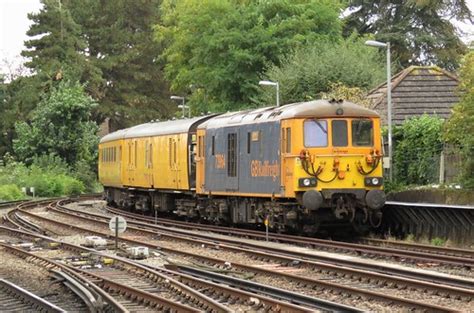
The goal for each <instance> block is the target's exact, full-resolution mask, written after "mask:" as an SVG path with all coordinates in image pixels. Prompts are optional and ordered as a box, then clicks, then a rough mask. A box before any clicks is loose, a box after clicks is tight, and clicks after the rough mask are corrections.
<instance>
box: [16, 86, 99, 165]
mask: <svg viewBox="0 0 474 313" xmlns="http://www.w3.org/2000/svg"><path fill="white" fill-rule="evenodd" d="M96 105H97V104H96V103H95V102H94V101H93V100H92V99H91V98H90V97H89V96H87V95H86V94H85V93H84V90H83V87H82V86H81V85H80V84H79V83H78V82H68V81H63V82H61V83H60V84H59V85H58V86H57V87H54V89H53V90H52V91H51V93H50V94H49V96H48V97H47V98H45V99H43V100H42V101H41V102H40V103H39V104H38V107H37V108H36V109H35V110H34V111H33V114H32V118H31V123H26V122H19V123H17V124H16V126H15V128H16V133H17V136H18V137H17V139H15V140H14V150H15V153H16V155H17V157H18V158H19V159H20V160H22V161H25V162H27V163H31V162H32V160H33V159H34V157H37V156H41V155H50V154H53V155H57V156H59V157H61V159H63V160H65V161H66V163H67V164H68V165H70V166H74V165H75V164H76V163H77V162H78V161H79V160H85V161H86V162H89V163H90V164H91V165H92V164H94V163H95V160H96V157H97V155H96V154H97V153H96V151H97V144H98V137H97V135H96V132H97V130H98V127H97V124H95V122H92V121H91V120H90V118H91V113H92V109H93V108H94V107H95V106H96Z"/></svg>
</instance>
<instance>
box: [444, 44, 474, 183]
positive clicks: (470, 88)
mask: <svg viewBox="0 0 474 313" xmlns="http://www.w3.org/2000/svg"><path fill="white" fill-rule="evenodd" d="M459 88H460V91H461V92H462V97H461V101H460V102H459V104H457V105H456V106H455V107H454V108H453V114H452V116H451V118H450V119H449V120H448V122H447V125H446V128H445V137H446V139H447V140H448V141H449V142H452V143H454V144H457V145H460V146H461V151H462V154H463V157H464V166H463V169H462V177H461V178H462V180H463V182H464V184H465V186H466V187H470V188H474V52H470V53H469V54H467V55H466V56H465V58H464V60H463V62H462V66H461V70H460V86H459Z"/></svg>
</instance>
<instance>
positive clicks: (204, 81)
mask: <svg viewBox="0 0 474 313" xmlns="http://www.w3.org/2000/svg"><path fill="white" fill-rule="evenodd" d="M339 9H340V5H339V3H338V2H337V1H326V0H298V1H286V0H276V1H251V0H249V1H238V0H203V1H193V0H183V1H173V0H165V1H164V2H163V5H162V10H163V14H164V16H163V25H161V26H157V27H156V37H157V40H158V42H160V43H162V44H165V45H166V47H167V48H166V50H165V59H166V61H167V64H166V68H165V70H166V75H167V78H168V79H169V80H170V81H171V87H172V90H174V91H176V92H179V93H181V94H185V93H192V96H191V103H192V104H193V105H196V102H198V101H199V100H201V101H203V100H204V99H205V100H206V102H208V103H213V105H211V109H213V110H219V111H221V110H231V109H235V106H237V107H239V106H240V107H242V106H246V105H249V104H251V102H252V99H253V98H254V97H255V96H256V95H257V93H258V79H259V76H260V75H261V73H262V72H263V71H264V69H265V68H266V66H268V65H271V64H278V63H279V60H280V58H281V57H283V56H284V55H285V54H287V53H289V52H291V50H292V49H294V48H296V47H298V46H303V45H306V44H308V43H311V42H314V41H316V40H320V39H322V38H326V39H328V40H333V39H335V38H338V37H339V36H340V31H341V24H340V20H339V19H338V14H339ZM190 86H191V88H190ZM193 87H194V88H193ZM193 102H194V103H193ZM207 109H209V107H208V106H207V105H201V106H200V107H199V110H201V111H206V110H207Z"/></svg>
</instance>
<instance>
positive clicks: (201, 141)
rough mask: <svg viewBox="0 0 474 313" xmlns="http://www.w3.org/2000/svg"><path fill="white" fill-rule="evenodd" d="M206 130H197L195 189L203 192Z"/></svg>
mask: <svg viewBox="0 0 474 313" xmlns="http://www.w3.org/2000/svg"><path fill="white" fill-rule="evenodd" d="M205 134H206V131H205V130H198V131H197V142H198V148H197V155H196V159H195V160H196V190H197V192H198V193H201V192H203V188H204V175H205V166H206V159H205V157H206V144H205V143H206V141H205V140H206V137H205Z"/></svg>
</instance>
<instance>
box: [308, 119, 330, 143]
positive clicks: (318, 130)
mask: <svg viewBox="0 0 474 313" xmlns="http://www.w3.org/2000/svg"><path fill="white" fill-rule="evenodd" d="M304 145H305V147H307V148H314V147H326V146H327V145H328V122H327V121H326V120H306V121H304Z"/></svg>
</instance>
